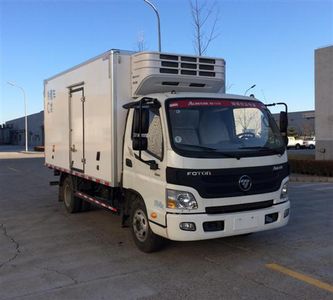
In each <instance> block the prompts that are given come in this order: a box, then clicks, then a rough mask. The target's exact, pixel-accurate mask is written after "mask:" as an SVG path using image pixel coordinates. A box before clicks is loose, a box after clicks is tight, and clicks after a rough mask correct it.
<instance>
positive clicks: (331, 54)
mask: <svg viewBox="0 0 333 300" xmlns="http://www.w3.org/2000/svg"><path fill="white" fill-rule="evenodd" d="M315 108H316V159H319V160H326V159H330V160H333V46H329V47H325V48H319V49H316V50H315Z"/></svg>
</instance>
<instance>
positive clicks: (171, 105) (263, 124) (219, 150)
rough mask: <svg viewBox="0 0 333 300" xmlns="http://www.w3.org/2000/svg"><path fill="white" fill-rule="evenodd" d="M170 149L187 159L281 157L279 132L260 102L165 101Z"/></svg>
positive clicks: (282, 150) (282, 145)
mask: <svg viewBox="0 0 333 300" xmlns="http://www.w3.org/2000/svg"><path fill="white" fill-rule="evenodd" d="M166 110H167V115H168V122H169V129H170V139H171V145H172V147H173V149H174V150H175V151H176V152H177V153H179V154H181V155H183V156H188V157H236V158H240V157H246V156H262V155H272V154H282V153H283V152H284V151H285V145H284V143H283V140H282V138H281V135H280V132H279V129H278V127H277V125H276V123H275V121H274V120H273V118H272V117H271V115H270V113H269V112H268V110H267V109H266V107H265V105H264V104H262V103H261V102H259V101H244V100H224V99H168V100H167V101H166Z"/></svg>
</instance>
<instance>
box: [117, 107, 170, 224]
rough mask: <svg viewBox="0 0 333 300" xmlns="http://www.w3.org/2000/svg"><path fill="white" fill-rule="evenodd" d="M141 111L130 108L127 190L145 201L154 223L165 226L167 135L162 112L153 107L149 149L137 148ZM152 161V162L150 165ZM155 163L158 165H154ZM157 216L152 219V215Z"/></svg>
mask: <svg viewBox="0 0 333 300" xmlns="http://www.w3.org/2000/svg"><path fill="white" fill-rule="evenodd" d="M137 113H139V110H134V109H130V111H129V116H128V124H127V127H126V128H127V129H126V135H125V145H124V177H123V178H124V187H127V188H130V189H132V190H135V191H136V192H138V193H139V194H140V195H141V197H142V198H143V200H144V202H145V205H146V208H147V213H148V218H149V220H150V221H153V222H154V223H157V224H159V225H162V226H165V225H166V224H165V187H166V183H165V169H166V163H165V161H166V159H165V157H164V152H165V150H164V145H165V143H164V140H163V139H164V136H163V129H162V121H161V115H160V109H158V108H149V126H148V132H147V133H145V134H144V136H145V137H146V138H147V150H142V151H141V157H140V151H139V150H134V149H133V138H134V137H135V133H134V130H133V123H134V122H133V119H134V114H137ZM149 162H150V163H149ZM153 162H154V163H153ZM153 212H154V213H156V214H157V217H156V218H154V219H151V217H150V216H151V213H153Z"/></svg>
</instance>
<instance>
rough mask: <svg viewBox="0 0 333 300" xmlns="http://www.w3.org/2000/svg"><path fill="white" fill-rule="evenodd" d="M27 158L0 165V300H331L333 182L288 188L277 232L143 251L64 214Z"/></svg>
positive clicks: (39, 166)
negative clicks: (285, 214) (285, 217)
mask: <svg viewBox="0 0 333 300" xmlns="http://www.w3.org/2000/svg"><path fill="white" fill-rule="evenodd" d="M11 157H12V156H11ZM19 157H24V158H21V159H18V158H19ZM27 157H28V156H27V155H25V156H24V155H23V156H22V155H21V156H19V155H17V156H16V157H15V159H13V158H11V159H3V158H4V155H2V159H0V299H31V300H32V299H33V300H38V299H48V300H51V299H333V262H332V260H333V242H332V237H333V218H332V215H333V184H329V183H312V184H305V183H301V184H297V183H292V184H291V186H290V197H291V200H292V213H291V220H290V223H289V225H288V226H286V227H284V228H281V229H278V230H274V231H266V232H261V233H256V234H253V235H249V236H243V237H241V236H238V237H230V238H223V239H217V240H208V241H200V242H169V243H168V244H167V246H166V248H165V249H164V250H162V251H160V252H158V253H152V254H144V253H142V252H140V251H139V250H137V248H136V247H135V245H134V242H133V241H132V238H131V235H130V232H129V230H128V229H122V228H121V227H120V218H119V217H117V216H114V215H112V214H110V213H109V212H107V211H104V210H99V209H96V210H93V211H90V212H86V213H79V214H73V215H69V214H67V213H66V212H65V210H64V208H63V204H62V203H59V202H57V187H54V186H49V185H48V183H49V181H50V180H54V177H53V176H52V172H51V171H50V170H48V169H46V168H45V167H44V166H43V159H42V158H27Z"/></svg>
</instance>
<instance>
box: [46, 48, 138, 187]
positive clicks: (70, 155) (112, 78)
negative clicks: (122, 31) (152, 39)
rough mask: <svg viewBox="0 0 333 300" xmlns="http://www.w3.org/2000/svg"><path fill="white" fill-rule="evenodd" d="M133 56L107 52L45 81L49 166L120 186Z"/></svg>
mask: <svg viewBox="0 0 333 300" xmlns="http://www.w3.org/2000/svg"><path fill="white" fill-rule="evenodd" d="M131 54H132V52H126V51H108V52H106V53H104V54H102V55H100V56H98V57H95V58H93V59H91V60H89V61H87V62H85V63H83V64H81V65H78V66H76V67H74V68H72V69H69V70H67V71H65V72H62V73H60V74H58V75H56V76H54V77H52V78H49V79H47V80H45V82H44V106H45V107H44V113H45V162H46V165H48V166H52V167H54V168H56V169H60V170H62V171H65V172H69V173H74V174H76V175H78V176H81V177H85V178H88V179H90V180H95V181H97V182H101V183H103V184H106V185H110V186H117V185H118V183H119V181H120V175H121V160H122V156H121V154H122V138H123V134H124V126H125V119H126V113H127V111H126V110H125V109H123V108H122V106H123V105H124V104H125V103H127V102H129V101H130V99H131V95H130V94H131V84H130V83H131V78H130V74H131V72H130V67H131V63H130V62H131Z"/></svg>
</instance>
